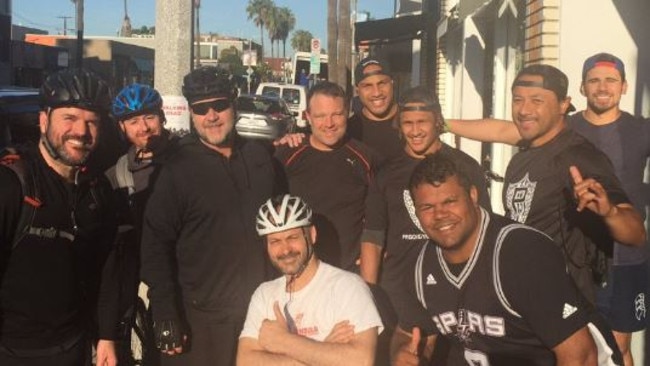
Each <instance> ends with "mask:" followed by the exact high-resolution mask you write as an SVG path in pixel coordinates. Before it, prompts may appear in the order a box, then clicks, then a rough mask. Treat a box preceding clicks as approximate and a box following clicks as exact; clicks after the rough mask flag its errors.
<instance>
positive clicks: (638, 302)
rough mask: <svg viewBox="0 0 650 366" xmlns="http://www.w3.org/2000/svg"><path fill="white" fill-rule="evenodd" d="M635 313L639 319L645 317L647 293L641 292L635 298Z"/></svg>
mask: <svg viewBox="0 0 650 366" xmlns="http://www.w3.org/2000/svg"><path fill="white" fill-rule="evenodd" d="M634 315H635V316H636V319H637V320H641V319H643V318H645V294H644V293H643V292H640V293H639V294H638V295H636V298H635V299H634Z"/></svg>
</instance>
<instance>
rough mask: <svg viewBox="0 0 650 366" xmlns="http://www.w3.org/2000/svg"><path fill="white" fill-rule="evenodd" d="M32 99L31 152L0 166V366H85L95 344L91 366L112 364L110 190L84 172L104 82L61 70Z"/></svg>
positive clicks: (114, 313)
mask: <svg viewBox="0 0 650 366" xmlns="http://www.w3.org/2000/svg"><path fill="white" fill-rule="evenodd" d="M40 94H41V103H42V104H41V105H42V110H41V112H40V114H39V126H40V131H41V137H40V141H39V143H38V146H29V147H27V148H25V149H19V150H18V153H19V154H18V155H16V156H14V161H13V164H10V165H8V166H2V165H0V186H1V187H2V189H0V247H1V248H2V253H3V254H2V262H1V264H0V274H1V278H2V285H1V289H0V323H1V327H0V364H2V365H7V366H12V365H30V366H32V365H62V366H78V365H86V364H90V362H91V359H90V354H91V349H92V347H91V344H92V342H93V341H94V340H95V338H96V337H97V338H98V339H99V341H98V342H97V344H96V348H97V361H96V362H97V365H100V366H105V365H115V364H116V356H115V346H114V339H115V338H116V336H117V334H116V332H117V325H118V309H117V288H118V283H117V277H116V276H114V271H113V268H112V267H111V266H110V264H111V263H112V261H111V260H109V259H108V258H109V257H112V256H111V254H112V252H113V248H114V246H113V238H114V234H115V229H116V225H115V219H114V217H113V214H114V212H113V211H114V210H113V205H112V202H111V200H110V197H112V195H111V193H110V192H111V188H110V185H109V183H108V182H107V181H106V179H105V177H104V176H103V175H94V174H92V173H90V170H89V169H88V168H87V167H86V166H84V163H85V162H86V161H87V159H88V157H89V155H90V154H91V153H92V152H93V151H94V150H95V148H96V147H97V143H98V139H99V137H100V131H101V130H102V129H103V128H105V127H106V126H102V123H105V122H106V120H107V118H106V117H107V112H108V108H109V105H110V95H109V89H108V85H107V84H106V83H105V82H104V81H103V80H101V79H100V78H99V77H98V76H97V75H95V74H94V73H92V72H89V71H85V70H65V71H60V72H58V73H55V74H52V75H50V76H49V77H48V78H47V79H46V80H45V82H44V83H43V86H42V87H41V92H40ZM5 163H7V164H9V163H8V162H7V160H5Z"/></svg>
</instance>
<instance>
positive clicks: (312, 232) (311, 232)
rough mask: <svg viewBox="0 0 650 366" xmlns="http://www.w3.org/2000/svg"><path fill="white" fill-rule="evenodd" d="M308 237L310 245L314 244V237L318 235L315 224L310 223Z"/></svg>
mask: <svg viewBox="0 0 650 366" xmlns="http://www.w3.org/2000/svg"><path fill="white" fill-rule="evenodd" d="M309 237H310V238H311V242H312V245H314V244H316V238H317V237H318V233H317V232H316V226H314V225H311V226H310V227H309Z"/></svg>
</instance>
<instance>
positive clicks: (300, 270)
mask: <svg viewBox="0 0 650 366" xmlns="http://www.w3.org/2000/svg"><path fill="white" fill-rule="evenodd" d="M305 230H306V229H305V228H303V229H302V234H303V236H304V237H305V242H306V243H307V258H305V260H304V261H303V262H302V264H301V265H300V268H298V270H297V271H296V273H294V274H292V275H291V277H289V281H287V286H286V288H287V290H289V292H292V291H291V290H290V289H291V286H292V285H293V283H294V281H295V280H296V279H298V277H300V276H301V275H302V274H303V272H305V269H307V265H308V264H309V261H310V260H311V257H313V256H314V244H313V243H312V242H311V237H310V236H309V235H308V234H307V233H306V232H305Z"/></svg>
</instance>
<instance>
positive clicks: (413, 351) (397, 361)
mask: <svg viewBox="0 0 650 366" xmlns="http://www.w3.org/2000/svg"><path fill="white" fill-rule="evenodd" d="M396 332H402V334H401V336H403V337H404V338H405V340H406V337H408V333H406V332H404V331H401V330H399V329H398V330H396ZM420 339H421V335H420V329H419V328H418V327H413V329H412V333H411V336H410V339H409V340H408V341H406V342H404V343H403V344H402V346H401V347H400V349H399V350H398V352H397V354H395V357H394V358H393V363H392V364H393V365H394V366H418V365H419V364H420V357H419V356H418V353H419V347H420Z"/></svg>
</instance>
